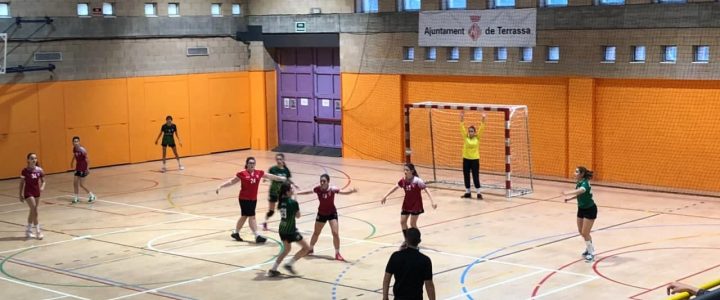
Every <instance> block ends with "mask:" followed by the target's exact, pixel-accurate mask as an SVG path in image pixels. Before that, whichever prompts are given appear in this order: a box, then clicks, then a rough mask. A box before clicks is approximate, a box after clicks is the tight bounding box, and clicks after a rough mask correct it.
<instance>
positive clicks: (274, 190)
mask: <svg viewBox="0 0 720 300" xmlns="http://www.w3.org/2000/svg"><path fill="white" fill-rule="evenodd" d="M275 161H277V165H274V166H272V167H271V168H270V170H268V173H270V174H272V175H275V176H282V177H285V178H287V180H288V182H290V184H292V185H293V186H294V187H295V188H296V189H300V187H299V186H297V185H296V184H295V183H293V182H292V181H291V180H290V177H291V176H292V174H290V169H288V167H287V165H286V164H285V154H282V153H278V154H276V155H275ZM282 184H283V181H274V180H273V182H272V183H271V184H270V192H269V193H268V202H269V203H268V212H267V213H266V214H265V222H263V230H265V231H267V230H268V226H267V222H268V220H269V219H270V217H272V216H273V215H274V214H275V205H276V204H277V202H278V200H279V198H280V197H279V196H278V195H279V193H280V186H281V185H282Z"/></svg>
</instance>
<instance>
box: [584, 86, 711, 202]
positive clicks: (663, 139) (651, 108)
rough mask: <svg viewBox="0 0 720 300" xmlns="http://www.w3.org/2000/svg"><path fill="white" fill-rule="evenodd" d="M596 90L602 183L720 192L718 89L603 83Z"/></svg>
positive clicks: (597, 163) (597, 153)
mask: <svg viewBox="0 0 720 300" xmlns="http://www.w3.org/2000/svg"><path fill="white" fill-rule="evenodd" d="M595 89H596V91H595V92H596V94H597V95H596V108H595V114H594V115H595V135H596V137H595V169H596V171H597V172H598V175H599V178H600V179H602V180H604V181H609V182H622V183H636V184H644V185H653V186H665V187H672V188H680V189H694V190H707V191H720V184H718V171H717V170H718V169H720V151H718V149H720V148H719V147H718V142H717V141H718V140H720V130H718V124H720V123H719V122H718V120H719V119H720V117H718V116H720V105H718V99H720V83H718V82H717V81H670V80H610V79H607V80H605V79H603V80H597V82H596V88H595Z"/></svg>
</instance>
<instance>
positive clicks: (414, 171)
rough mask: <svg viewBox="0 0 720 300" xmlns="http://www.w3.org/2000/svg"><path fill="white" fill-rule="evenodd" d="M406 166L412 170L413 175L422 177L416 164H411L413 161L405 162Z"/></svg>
mask: <svg viewBox="0 0 720 300" xmlns="http://www.w3.org/2000/svg"><path fill="white" fill-rule="evenodd" d="M405 166H406V167H407V168H408V169H410V171H412V174H413V176H415V177H420V175H418V172H417V171H416V170H415V165H413V164H411V163H407V164H405Z"/></svg>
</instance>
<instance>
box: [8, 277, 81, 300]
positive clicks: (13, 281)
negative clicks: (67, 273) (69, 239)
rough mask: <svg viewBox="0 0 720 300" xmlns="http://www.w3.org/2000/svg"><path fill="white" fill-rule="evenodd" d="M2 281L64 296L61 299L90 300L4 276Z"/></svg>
mask: <svg viewBox="0 0 720 300" xmlns="http://www.w3.org/2000/svg"><path fill="white" fill-rule="evenodd" d="M0 279H2V280H5V281H8V282H12V283H15V284H19V285H24V286H27V287H31V288H35V289H38V290H43V291H46V292H51V293H55V294H58V295H62V296H63V297H61V298H65V297H70V298H75V299H81V300H90V299H89V298H83V297H80V296H76V295H73V294H68V293H65V292H61V291H56V290H53V289H49V288H46V287H42V286H39V285H34V284H30V283H27V282H22V281H18V280H14V279H10V278H5V277H2V276H0ZM51 299H60V298H51Z"/></svg>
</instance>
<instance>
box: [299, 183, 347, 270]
mask: <svg viewBox="0 0 720 300" xmlns="http://www.w3.org/2000/svg"><path fill="white" fill-rule="evenodd" d="M354 192H357V189H356V188H351V189H349V190H347V191H345V190H341V189H339V188H338V187H336V186H330V176H329V175H328V174H322V175H320V185H318V186H316V187H315V188H313V189H312V190H309V191H299V192H297V193H296V194H298V195H302V194H310V193H315V194H317V196H318V201H320V206H319V207H318V212H317V217H316V218H315V231H313V235H312V238H311V239H310V253H311V254H312V253H313V247H315V243H317V240H318V237H320V232H322V230H323V228H324V227H325V223H326V222H330V231H331V232H332V236H333V246H335V259H336V260H341V261H344V260H345V259H344V258H343V257H342V255H340V234H339V233H338V215H337V208H335V194H341V195H347V194H352V193H354Z"/></svg>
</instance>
